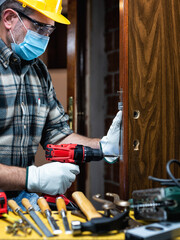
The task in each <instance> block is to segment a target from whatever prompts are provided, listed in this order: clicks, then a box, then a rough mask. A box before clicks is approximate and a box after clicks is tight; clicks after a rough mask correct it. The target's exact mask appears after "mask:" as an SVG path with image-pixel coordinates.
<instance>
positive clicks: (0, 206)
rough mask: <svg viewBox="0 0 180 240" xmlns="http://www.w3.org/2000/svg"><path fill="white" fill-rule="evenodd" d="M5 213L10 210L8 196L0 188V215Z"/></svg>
mask: <svg viewBox="0 0 180 240" xmlns="http://www.w3.org/2000/svg"><path fill="white" fill-rule="evenodd" d="M4 213H8V210H7V197H6V194H5V192H2V191H1V190H0V217H1V216H2V214H4Z"/></svg>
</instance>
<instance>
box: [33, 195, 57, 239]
mask: <svg viewBox="0 0 180 240" xmlns="http://www.w3.org/2000/svg"><path fill="white" fill-rule="evenodd" d="M37 203H38V205H39V207H40V209H41V211H42V214H43V216H45V217H46V218H47V220H48V222H49V224H50V226H51V228H52V230H53V233H54V234H55V235H57V234H60V233H62V231H61V230H60V228H59V226H58V225H57V223H56V220H55V219H54V218H53V217H52V216H51V214H52V213H51V209H50V207H49V205H48V203H47V201H46V199H45V198H44V197H40V198H38V200H37Z"/></svg>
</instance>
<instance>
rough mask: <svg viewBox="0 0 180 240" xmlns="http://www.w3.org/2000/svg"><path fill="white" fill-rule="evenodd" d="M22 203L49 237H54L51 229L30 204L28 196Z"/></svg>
mask: <svg viewBox="0 0 180 240" xmlns="http://www.w3.org/2000/svg"><path fill="white" fill-rule="evenodd" d="M22 204H23V206H24V207H25V208H26V210H27V212H28V213H29V214H30V216H31V218H32V219H33V220H34V222H35V223H36V224H37V225H38V227H39V228H40V229H41V230H42V232H43V233H44V234H45V235H46V236H47V237H53V236H54V235H53V234H52V233H51V232H50V231H49V229H48V228H47V227H46V226H45V225H44V223H43V222H42V221H41V219H40V218H39V216H38V215H37V214H36V212H35V210H34V208H33V206H32V205H31V204H30V202H29V200H28V199H27V198H23V199H22Z"/></svg>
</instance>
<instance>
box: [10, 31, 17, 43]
mask: <svg viewBox="0 0 180 240" xmlns="http://www.w3.org/2000/svg"><path fill="white" fill-rule="evenodd" d="M9 31H10V34H11V37H12V40H13V42H14V43H16V42H15V39H14V36H13V34H12V32H11V29H10V30H9Z"/></svg>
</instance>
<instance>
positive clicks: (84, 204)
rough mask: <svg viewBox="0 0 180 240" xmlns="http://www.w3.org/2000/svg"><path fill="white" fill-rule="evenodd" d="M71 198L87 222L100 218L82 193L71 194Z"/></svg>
mask: <svg viewBox="0 0 180 240" xmlns="http://www.w3.org/2000/svg"><path fill="white" fill-rule="evenodd" d="M72 197H73V199H74V201H75V202H76V203H77V205H78V207H79V208H80V209H81V211H82V212H83V213H84V215H86V217H87V219H88V220H91V219H92V218H101V217H102V215H101V214H100V213H98V212H97V211H96V209H95V208H94V206H93V205H92V203H91V202H90V201H89V200H88V199H87V198H86V196H85V195H84V194H83V193H82V192H78V191H76V192H74V193H73V194H72Z"/></svg>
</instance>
